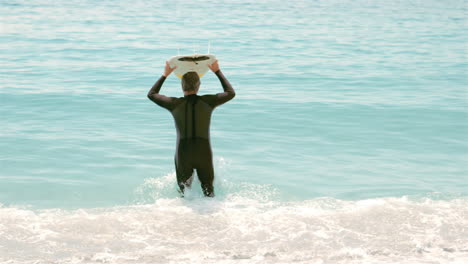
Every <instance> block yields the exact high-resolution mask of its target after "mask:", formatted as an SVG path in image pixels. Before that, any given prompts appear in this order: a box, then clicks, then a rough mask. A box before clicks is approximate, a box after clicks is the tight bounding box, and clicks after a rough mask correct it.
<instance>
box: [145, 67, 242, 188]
mask: <svg viewBox="0 0 468 264" xmlns="http://www.w3.org/2000/svg"><path fill="white" fill-rule="evenodd" d="M208 67H209V68H210V70H211V71H212V72H214V73H215V74H216V76H218V78H219V81H220V82H221V85H222V86H223V90H224V92H223V93H218V94H209V95H203V96H199V95H197V92H198V89H199V87H200V78H199V77H198V74H197V73H196V72H188V73H186V74H184V76H183V77H182V90H183V92H184V97H180V98H176V97H167V96H164V95H162V94H160V93H159V90H160V89H161V86H162V85H163V83H164V81H165V80H166V78H167V76H169V74H171V73H172V71H174V69H175V68H171V67H170V66H169V63H168V62H167V61H166V66H165V68H164V73H163V75H162V76H161V77H160V78H159V80H157V81H156V83H155V84H154V85H153V87H152V88H151V89H150V91H149V92H148V98H149V99H150V100H151V101H153V102H155V103H156V104H157V105H159V106H161V107H164V108H166V109H167V110H169V111H170V112H171V114H172V116H173V117H174V121H175V126H176V130H177V147H176V153H175V168H176V174H177V184H178V185H179V188H180V193H181V194H182V195H183V193H184V189H185V187H190V185H191V183H192V174H193V170H194V169H196V170H197V175H198V178H199V179H200V182H201V187H202V190H203V194H204V195H205V196H208V197H213V196H214V190H213V180H214V171H213V155H212V152H211V145H210V120H211V113H212V112H213V110H214V108H215V107H217V106H218V105H221V104H224V103H225V102H227V101H229V100H231V99H232V98H234V96H235V92H234V89H233V88H232V86H231V84H230V83H229V81H228V80H227V79H226V77H224V75H223V73H222V72H221V70H220V69H219V65H218V61H215V62H214V63H213V64H212V65H209V66H208Z"/></svg>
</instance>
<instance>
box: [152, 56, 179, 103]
mask: <svg viewBox="0 0 468 264" xmlns="http://www.w3.org/2000/svg"><path fill="white" fill-rule="evenodd" d="M175 68H176V67H174V68H171V67H170V66H169V62H167V61H166V66H165V68H164V73H163V75H162V76H161V77H160V78H159V79H158V80H157V81H156V83H155V84H154V85H153V87H151V89H150V90H149V92H148V98H149V99H150V100H151V101H153V102H155V103H156V104H157V105H159V106H161V107H164V108H166V109H168V110H171V109H172V106H173V105H174V98H173V97H167V96H165V95H162V94H159V91H160V90H161V87H162V85H163V83H164V81H165V80H166V77H167V76H169V74H171V72H172V71H174V69H175Z"/></svg>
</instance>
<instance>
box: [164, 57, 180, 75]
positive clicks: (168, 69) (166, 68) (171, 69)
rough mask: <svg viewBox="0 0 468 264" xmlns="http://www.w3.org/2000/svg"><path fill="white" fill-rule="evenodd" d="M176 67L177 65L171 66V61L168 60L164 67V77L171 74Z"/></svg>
mask: <svg viewBox="0 0 468 264" xmlns="http://www.w3.org/2000/svg"><path fill="white" fill-rule="evenodd" d="M176 68H177V66H174V68H171V66H170V65H169V62H168V61H166V66H165V67H164V73H163V76H164V77H167V76H169V75H170V74H171V73H172V72H173V71H174V70H175V69H176Z"/></svg>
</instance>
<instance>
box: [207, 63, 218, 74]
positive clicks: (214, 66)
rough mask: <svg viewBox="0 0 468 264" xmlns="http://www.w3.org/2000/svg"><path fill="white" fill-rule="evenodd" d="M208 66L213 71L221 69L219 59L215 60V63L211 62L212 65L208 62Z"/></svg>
mask: <svg viewBox="0 0 468 264" xmlns="http://www.w3.org/2000/svg"><path fill="white" fill-rule="evenodd" d="M208 68H210V70H211V71H212V72H217V71H219V65H218V60H215V62H213V64H211V65H209V64H208Z"/></svg>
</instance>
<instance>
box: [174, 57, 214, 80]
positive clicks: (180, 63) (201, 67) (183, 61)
mask: <svg viewBox="0 0 468 264" xmlns="http://www.w3.org/2000/svg"><path fill="white" fill-rule="evenodd" d="M215 61H216V57H215V55H213V54H193V55H179V56H174V57H171V58H170V59H169V65H170V66H171V68H172V67H174V66H177V68H176V69H175V70H174V74H175V75H176V76H177V77H179V78H182V76H184V74H186V73H187V72H192V71H193V72H196V73H198V76H200V78H201V77H203V75H205V73H207V72H208V70H209V68H208V65H211V64H213V62H215Z"/></svg>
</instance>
